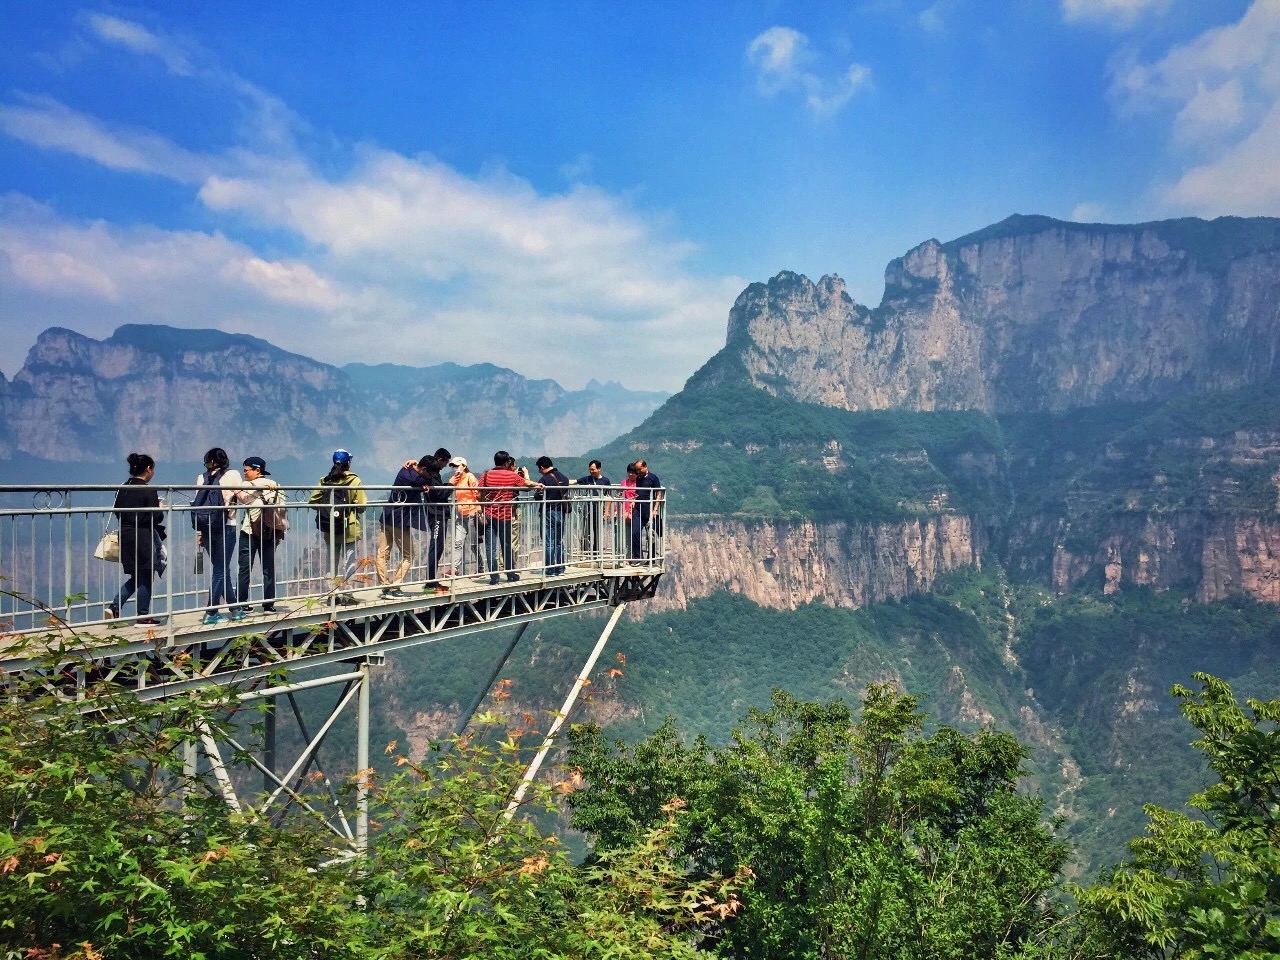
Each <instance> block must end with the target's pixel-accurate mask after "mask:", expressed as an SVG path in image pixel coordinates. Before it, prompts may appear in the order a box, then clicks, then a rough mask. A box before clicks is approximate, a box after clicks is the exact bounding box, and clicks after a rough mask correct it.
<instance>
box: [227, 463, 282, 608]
mask: <svg viewBox="0 0 1280 960" xmlns="http://www.w3.org/2000/svg"><path fill="white" fill-rule="evenodd" d="M242 469H243V470H244V482H245V483H246V484H249V485H251V486H252V487H253V488H254V489H252V490H241V491H239V492H238V493H236V494H235V501H236V503H238V504H240V505H242V506H244V507H245V508H246V509H245V512H244V520H243V521H242V522H241V524H240V582H239V584H238V589H237V590H236V593H237V595H238V596H239V599H240V605H239V606H238V607H237V608H236V612H238V613H240V612H243V613H248V612H249V610H250V609H251V606H250V604H249V602H248V601H249V574H250V572H252V570H253V561H254V559H255V558H257V557H261V558H262V560H261V562H262V609H263V610H265V611H266V612H267V613H271V612H272V611H274V610H275V608H276V604H275V599H276V544H277V542H278V539H279V536H283V534H280V535H279V536H278V535H277V531H276V528H275V527H274V526H272V525H270V524H268V523H264V522H263V512H262V508H263V507H264V506H274V505H275V504H277V503H279V502H280V500H281V493H280V487H279V485H278V484H277V483H276V482H275V481H274V480H272V479H271V472H270V471H269V470H268V469H267V461H265V460H263V459H262V458H261V457H246V458H245V460H244V464H243V467H242ZM281 509H283V508H281Z"/></svg>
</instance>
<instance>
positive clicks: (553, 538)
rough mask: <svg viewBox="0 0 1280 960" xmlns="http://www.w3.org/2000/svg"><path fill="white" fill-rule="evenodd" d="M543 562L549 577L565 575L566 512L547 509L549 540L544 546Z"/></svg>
mask: <svg viewBox="0 0 1280 960" xmlns="http://www.w3.org/2000/svg"><path fill="white" fill-rule="evenodd" d="M542 561H543V566H544V567H545V570H546V574H547V576H549V577H555V576H559V575H560V574H562V573H564V511H563V510H561V509H560V508H559V507H555V506H550V505H548V507H547V539H546V541H545V542H544V543H543V545H542Z"/></svg>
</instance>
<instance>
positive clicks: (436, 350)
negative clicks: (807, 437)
mask: <svg viewBox="0 0 1280 960" xmlns="http://www.w3.org/2000/svg"><path fill="white" fill-rule="evenodd" d="M95 29H96V31H97V33H98V34H99V35H100V36H103V38H104V39H109V40H110V42H112V43H113V44H115V45H117V46H119V47H122V48H124V49H128V50H131V51H133V52H135V53H137V54H139V55H147V56H162V57H163V56H164V54H163V52H162V51H164V50H165V49H166V48H165V46H164V43H165V41H164V40H163V38H157V37H156V36H155V35H154V34H152V33H151V32H150V31H147V30H145V29H142V28H139V29H137V30H131V29H130V24H129V23H128V22H127V21H118V20H116V19H115V18H110V20H109V22H106V23H99V24H98V25H97V27H96V28H95ZM157 44H159V46H157ZM166 62H168V61H166ZM174 62H175V63H179V64H182V65H185V66H186V67H187V68H189V69H188V73H186V74H184V75H183V81H182V82H196V83H206V84H214V85H216V86H217V88H218V89H219V90H221V91H223V92H224V93H226V94H227V95H228V97H229V98H230V100H231V102H230V103H229V104H228V109H229V110H233V111H235V112H236V113H237V114H239V113H242V112H248V113H249V114H251V115H254V116H256V117H257V119H256V120H255V122H254V123H252V124H251V125H249V126H247V127H246V128H245V129H243V130H242V131H241V139H240V140H239V141H238V142H236V143H234V144H230V145H228V146H227V147H226V148H225V149H223V150H221V151H220V152H216V153H207V154H200V153H196V152H194V151H188V150H186V149H184V148H183V147H182V146H180V145H179V144H176V143H174V142H172V141H170V140H169V139H167V138H165V137H163V136H161V135H159V134H157V133H154V132H152V131H146V130H136V129H125V128H121V127H117V126H113V125H110V124H107V123H104V122H101V121H99V120H96V119H95V118H93V117H90V116H87V115H83V114H80V113H78V112H76V111H75V110H73V109H72V108H70V107H67V106H65V105H63V104H61V103H58V102H55V101H52V100H48V99H42V98H26V99H22V100H15V101H14V102H11V103H9V104H0V132H3V133H6V134H8V135H9V136H11V137H14V138H17V139H19V140H22V141H24V142H26V143H29V144H31V145H33V146H37V147H40V148H42V149H47V150H57V151H61V152H65V153H70V154H73V155H75V156H78V157H81V158H83V159H85V160H87V161H91V162H93V163H96V164H98V165H101V166H103V167H107V168H109V169H112V170H116V171H121V172H122V173H126V174H147V175H152V176H158V177H163V178H167V179H168V180H170V181H172V182H174V183H177V184H180V185H184V186H187V187H189V188H190V189H191V196H192V199H193V201H194V202H195V203H198V204H201V205H203V207H204V209H205V211H206V212H207V214H208V219H209V220H210V221H211V222H212V223H214V224H216V225H217V227H218V230H217V231H209V232H202V231H198V230H187V231H177V230H164V229H161V228H158V227H151V226H145V225H144V226H132V227H123V226H115V225H111V224H108V223H101V222H94V221H88V220H77V219H71V218H65V217H62V216H60V215H59V214H58V213H57V212H56V211H55V210H53V209H51V208H49V207H45V206H42V205H40V204H36V203H34V202H32V201H30V200H28V199H26V198H22V197H10V198H8V199H7V200H6V201H4V204H3V206H0V322H7V323H14V324H17V323H19V322H20V323H21V327H20V328H22V329H28V328H32V334H33V335H34V333H35V332H36V331H38V330H39V329H40V328H41V327H42V326H45V325H49V324H54V323H57V324H62V325H65V326H70V327H72V328H74V329H79V330H83V331H84V332H85V333H90V334H92V335H104V334H106V333H109V332H110V329H112V328H114V326H115V325H117V324H118V323H122V322H138V321H152V322H160V323H171V324H175V325H179V326H206V327H216V328H221V329H225V330H228V331H232V332H248V333H253V334H255V335H257V336H260V337H264V338H265V339H268V340H271V341H272V342H275V343H278V344H279V345H281V346H283V347H285V348H287V349H292V350H296V351H298V352H301V353H306V354H308V355H310V356H314V357H317V358H318V359H321V360H327V361H330V362H335V363H345V362H350V361H353V360H363V361H368V362H385V361H388V360H392V361H395V362H402V363H415V364H427V363H438V362H443V361H446V360H452V361H455V362H461V363H474V362H482V361H487V362H495V363H500V364H503V365H506V366H510V367H513V368H515V369H516V370H518V371H520V372H521V373H524V374H526V375H529V376H535V377H550V378H554V379H557V380H560V381H561V382H563V383H565V384H566V385H569V386H576V385H578V384H581V383H583V382H585V381H586V380H588V379H590V378H592V377H595V378H598V379H621V380H624V381H631V382H633V385H635V386H648V387H650V388H654V389H663V388H665V389H676V388H678V387H679V386H680V384H681V383H682V382H683V379H684V378H685V377H687V376H688V375H689V374H690V373H692V372H693V370H694V369H696V368H697V367H698V366H699V365H701V363H702V362H703V361H705V360H706V359H707V358H708V357H709V356H710V355H711V354H712V353H714V352H715V351H716V350H717V349H718V348H719V347H720V346H721V345H722V344H723V330H724V318H725V316H726V314H727V311H728V306H729V305H730V304H731V303H732V301H733V298H734V297H735V296H736V295H737V293H738V292H739V291H740V290H741V289H742V287H743V286H744V281H742V280H741V279H740V278H737V277H701V276H696V275H694V274H692V273H691V272H690V271H689V269H688V267H687V263H688V260H689V258H690V256H691V254H692V253H694V252H695V248H694V246H693V245H692V244H690V243H689V242H687V241H685V240H683V239H681V238H679V237H677V236H673V235H672V233H671V229H670V227H669V225H668V224H666V223H665V221H664V220H663V218H662V217H660V216H656V215H654V214H652V213H645V212H643V211H640V210H637V209H636V208H634V207H633V206H632V205H631V204H630V203H629V202H628V201H626V200H625V199H623V198H621V197H618V196H615V195H612V194H610V193H608V192H606V191H604V190H601V189H599V188H596V187H592V186H589V185H586V184H584V183H582V182H580V179H579V178H580V177H581V176H583V175H587V174H589V171H590V167H589V163H588V161H587V160H586V159H584V158H579V159H578V160H576V161H573V163H572V164H571V165H570V167H568V168H567V171H566V172H567V173H569V174H572V175H573V177H572V181H571V185H570V186H569V187H568V188H567V189H565V190H563V191H562V192H546V191H540V190H538V189H537V188H535V187H534V186H533V185H532V184H531V183H530V182H529V181H528V180H526V179H524V178H522V177H520V176H518V175H517V174H515V173H512V172H510V171H507V170H503V169H495V170H489V171H486V172H485V173H484V174H482V175H472V174H468V173H466V172H463V171H460V170H458V169H455V168H454V167H451V166H450V165H448V164H446V163H443V162H441V161H439V160H437V159H434V158H432V157H429V156H414V157H409V156H405V155H403V154H400V153H398V152H395V151H391V150H387V149H383V148H380V147H378V146H376V145H368V144H366V145H361V146H355V145H351V144H338V145H336V146H335V148H334V153H333V154H327V155H325V156H320V157H314V158H312V157H308V156H306V155H304V154H303V152H302V151H301V150H300V149H299V148H298V147H297V145H296V143H295V142H294V139H293V132H294V131H296V130H297V129H298V127H299V125H300V124H301V121H300V120H299V118H297V117H296V116H295V115H294V114H293V113H292V111H291V110H289V108H288V107H287V106H286V105H284V104H283V103H281V102H280V101H278V100H276V99H275V98H273V97H271V96H270V95H269V94H267V93H266V92H264V91H261V90H260V89H258V88H257V87H256V86H254V85H253V84H251V83H248V82H246V81H243V80H241V79H240V78H237V77H234V76H232V75H230V74H226V73H221V72H219V71H218V70H217V69H216V66H215V67H210V66H208V65H207V64H205V63H204V62H203V61H197V58H195V57H194V55H191V56H188V57H187V58H186V59H185V60H182V61H177V60H175V61H174ZM173 72H174V73H177V72H178V71H177V70H173ZM850 82H853V81H850ZM817 95H820V96H823V97H826V98H828V99H829V100H830V101H831V102H834V101H835V100H836V99H838V98H839V97H840V96H841V94H840V91H839V89H834V90H833V89H826V88H824V89H823V90H822V91H820V92H819V94H817ZM828 109H830V107H828ZM317 139H319V138H317ZM334 171H337V172H334ZM245 228H248V229H245ZM263 236H270V237H274V238H280V237H291V238H293V240H294V242H295V243H296V246H297V247H298V249H299V250H300V251H301V252H299V253H296V254H294V255H292V256H290V257H287V258H282V257H279V256H273V255H272V254H271V253H269V252H268V251H266V250H264V249H260V248H259V247H258V246H257V245H258V244H259V243H261V240H260V239H259V238H261V237H263ZM20 318H21V319H20ZM23 348H24V349H25V345H23ZM8 349H9V350H10V351H12V350H14V349H17V347H16V346H15V345H14V344H10V345H8ZM4 350H5V347H4V346H0V361H3V362H2V363H0V367H5V368H7V369H13V368H15V367H16V366H17V365H18V363H20V360H21V358H20V356H19V357H15V356H14V355H13V354H12V353H9V354H5V353H4ZM15 360H16V361H17V362H15ZM641 375H642V376H643V380H642V381H641V382H634V378H635V377H636V376H641Z"/></svg>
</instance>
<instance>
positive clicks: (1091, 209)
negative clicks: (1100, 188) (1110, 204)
mask: <svg viewBox="0 0 1280 960" xmlns="http://www.w3.org/2000/svg"><path fill="white" fill-rule="evenodd" d="M1106 212H1107V211H1106V207H1104V206H1103V205H1102V204H1100V203H1095V202H1094V201H1092V200H1086V201H1085V202H1083V203H1077V204H1076V205H1075V208H1074V209H1072V211H1071V219H1072V220H1073V221H1075V222H1076V223H1105V222H1106Z"/></svg>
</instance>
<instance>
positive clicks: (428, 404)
mask: <svg viewBox="0 0 1280 960" xmlns="http://www.w3.org/2000/svg"><path fill="white" fill-rule="evenodd" d="M665 398H666V394H661V393H645V392H634V391H628V390H625V389H623V388H621V387H618V386H617V385H616V384H615V385H611V386H607V387H605V386H600V385H596V386H595V387H594V388H593V387H589V388H588V389H586V390H580V391H568V390H565V389H564V388H563V387H561V386H560V385H559V384H557V383H555V382H554V381H552V380H536V381H535V380H527V379H526V378H524V377H521V376H520V375H519V374H516V373H514V372H513V371H511V370H507V369H504V368H502V367H496V366H492V365H487V364H484V365H479V366H474V367H461V366H457V365H456V364H442V365H440V366H436V367H427V368H414V367H406V366H396V365H392V364H383V365H379V366H365V365H361V364H351V365H348V366H346V367H341V368H339V367H334V366H331V365H329V364H325V363H320V362H319V361H316V360H312V359H310V358H308V357H304V356H300V355H298V354H294V353H289V352H287V351H284V350H281V349H280V348H278V347H275V346H273V345H272V344H270V343H267V342H266V341H264V340H260V339H258V338H256V337H251V336H246V335H243V334H228V333H222V332H221V331H217V330H180V329H176V328H173V327H165V326H144V325H127V326H123V327H120V328H119V329H118V330H116V331H115V333H114V334H112V335H111V336H110V337H108V338H107V339H106V340H94V339H91V338H89V337H86V336H83V335H81V334H78V333H76V332H74V331H71V330H65V329H61V328H52V329H49V330H46V331H44V332H43V333H42V334H40V336H39V337H38V339H37V341H36V344H35V346H33V347H32V349H31V351H30V353H29V354H28V356H27V360H26V363H25V364H24V365H23V367H22V369H21V370H19V371H18V372H17V374H15V375H14V377H13V379H12V381H6V380H4V379H3V378H0V409H2V410H3V413H4V418H3V427H0V430H2V431H3V432H0V455H2V456H4V457H5V458H6V459H9V460H10V461H11V463H10V465H9V466H10V469H9V470H7V471H6V472H7V473H8V474H13V473H14V472H15V469H16V467H15V463H16V462H18V461H21V462H27V461H33V460H34V461H39V462H40V463H41V466H42V468H43V469H44V470H45V471H46V473H45V475H44V476H43V477H40V478H39V479H47V476H48V471H49V469H50V466H51V464H59V463H67V464H76V465H79V466H78V467H77V468H76V469H80V470H83V469H84V465H85V464H102V463H109V464H111V465H112V466H113V467H115V466H118V465H119V463H120V462H121V461H122V460H123V458H124V456H125V454H127V453H128V452H129V451H130V450H142V451H147V452H150V453H151V454H152V455H153V456H155V457H156V459H157V460H158V461H160V462H161V463H162V464H171V463H175V462H178V463H184V464H187V465H189V466H190V467H191V469H192V471H194V470H195V469H196V468H198V465H199V463H200V458H201V456H202V455H203V453H204V451H205V450H207V449H208V448H209V447H212V446H224V447H226V448H227V449H228V450H229V451H230V452H231V454H232V456H233V457H235V456H243V455H246V454H248V453H258V454H260V455H262V456H264V457H266V458H267V460H268V461H269V462H271V463H272V465H273V466H274V465H276V464H278V463H283V464H287V465H288V464H297V465H298V466H299V468H300V469H301V468H303V467H305V469H306V471H307V474H308V475H309V474H310V473H314V472H315V469H316V467H317V464H318V465H319V466H320V467H321V468H322V467H323V465H324V464H325V463H326V462H327V461H328V457H329V453H330V452H331V451H332V450H333V449H334V448H335V447H349V448H350V449H351V450H352V451H353V452H355V453H356V455H357V457H359V462H360V463H361V464H362V465H365V466H371V467H374V468H376V469H379V470H382V471H384V472H385V471H394V469H395V467H397V466H398V465H399V464H400V463H402V462H403V461H404V460H405V459H406V458H407V457H415V458H416V457H418V456H420V455H421V454H423V453H424V452H429V451H430V450H434V449H435V448H436V447H437V446H441V445H444V446H448V447H449V448H450V449H451V450H454V451H456V452H459V453H462V454H464V455H466V456H468V457H472V458H475V459H476V460H477V461H478V462H483V461H484V460H485V459H486V458H487V457H488V456H489V455H490V454H491V453H492V452H493V450H495V449H498V448H500V447H505V448H507V449H510V450H512V451H515V452H520V453H544V452H546V453H551V454H553V455H554V454H563V453H570V452H576V451H577V450H580V449H582V447H583V446H585V445H589V444H591V443H593V442H600V441H602V440H604V439H607V438H608V437H611V436H615V435H616V434H617V433H618V432H619V431H621V430H624V429H626V428H627V427H629V426H631V425H633V424H634V423H636V422H638V421H639V420H641V419H643V418H644V416H645V415H646V414H647V413H649V412H650V411H652V410H653V409H654V408H655V407H656V406H658V405H659V404H660V403H661V402H662V401H663V400H664V399H665ZM54 469H55V472H58V473H59V475H62V472H61V471H59V470H57V468H54ZM10 479H15V477H13V476H10ZM32 479H37V478H35V477H32Z"/></svg>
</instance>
